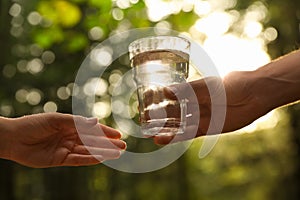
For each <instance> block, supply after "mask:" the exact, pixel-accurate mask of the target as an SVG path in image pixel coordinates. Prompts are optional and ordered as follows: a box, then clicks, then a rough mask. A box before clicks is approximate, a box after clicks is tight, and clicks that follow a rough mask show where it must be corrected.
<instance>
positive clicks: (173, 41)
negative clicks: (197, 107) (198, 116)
mask: <svg viewBox="0 0 300 200" xmlns="http://www.w3.org/2000/svg"><path fill="white" fill-rule="evenodd" d="M189 52H190V42H189V41H188V40H187V39H185V38H182V37H177V36H153V37H146V38H141V39H138V40H135V41H134V42H132V43H131V44H130V45H129V57H130V61H131V66H132V67H133V73H134V77H133V78H134V81H135V83H136V85H137V94H138V101H139V112H140V113H139V114H140V123H141V129H142V132H143V134H144V135H145V136H154V135H176V134H182V133H184V130H185V128H186V114H187V113H186V112H187V108H186V107H187V105H186V100H185V99H179V98H177V99H176V100H174V99H169V98H167V97H166V96H165V95H164V92H163V90H164V89H163V88H164V87H166V86H170V85H173V84H179V83H183V82H186V79H187V77H188V73H189Z"/></svg>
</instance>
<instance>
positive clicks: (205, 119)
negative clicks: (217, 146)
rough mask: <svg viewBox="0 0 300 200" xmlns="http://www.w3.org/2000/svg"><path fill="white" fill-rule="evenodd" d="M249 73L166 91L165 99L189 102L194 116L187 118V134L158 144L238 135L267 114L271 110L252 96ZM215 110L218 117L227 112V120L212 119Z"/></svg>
mask: <svg viewBox="0 0 300 200" xmlns="http://www.w3.org/2000/svg"><path fill="white" fill-rule="evenodd" d="M249 73H251V72H232V73H230V74H228V75H227V76H226V77H225V78H224V79H222V78H219V77H207V78H204V79H200V80H196V81H193V82H189V83H182V84H178V85H173V86H170V87H167V88H164V91H163V92H164V95H165V96H166V97H168V98H170V99H176V98H177V99H178V97H179V98H186V99H187V100H188V101H187V108H188V113H190V114H192V115H191V117H189V118H187V128H186V131H185V133H183V134H180V135H176V136H166V135H162V136H155V137H154V142H155V143H156V144H168V143H170V142H177V141H182V140H188V139H192V138H194V137H198V136H203V135H211V134H218V133H225V132H230V131H235V130H238V129H240V128H242V127H244V126H246V125H248V124H250V123H251V122H253V121H254V120H255V119H257V118H259V117H260V116H262V115H264V114H266V113H267V112H268V111H269V110H270V109H269V108H268V107H267V106H266V105H264V103H263V102H262V101H261V100H260V99H259V98H257V96H256V95H255V94H253V93H251V91H252V90H251V87H252V83H250V82H249V81H248V80H251V79H248V78H246V77H247V76H250V74H249ZM190 88H192V89H190ZM191 90H192V91H193V92H191ZM192 93H193V94H192ZM212 98H213V99H214V101H212ZM212 106H214V109H216V110H215V112H216V113H218V111H220V112H225V113H224V117H223V118H222V117H221V118H220V119H216V118H214V119H212ZM157 113H159V112H157ZM156 117H157V116H156ZM216 117H218V115H217V116H216ZM209 126H210V127H209Z"/></svg>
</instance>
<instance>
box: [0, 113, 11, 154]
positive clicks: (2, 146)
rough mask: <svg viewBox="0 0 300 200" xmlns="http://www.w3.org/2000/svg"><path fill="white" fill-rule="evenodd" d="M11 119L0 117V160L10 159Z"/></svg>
mask: <svg viewBox="0 0 300 200" xmlns="http://www.w3.org/2000/svg"><path fill="white" fill-rule="evenodd" d="M11 123H12V119H9V118H4V117H0V158H4V159H10V149H11V148H10V147H11V141H12V137H13V133H12V128H13V127H12V124H11Z"/></svg>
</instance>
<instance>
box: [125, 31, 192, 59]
mask: <svg viewBox="0 0 300 200" xmlns="http://www.w3.org/2000/svg"><path fill="white" fill-rule="evenodd" d="M190 46H191V42H190V41H189V40H188V39H186V38H184V37H182V36H172V35H158V36H148V37H143V38H139V39H136V40H134V41H133V42H131V43H130V44H129V46H128V50H129V58H130V59H132V58H133V57H134V56H136V55H138V54H140V53H144V52H149V51H155V50H177V51H182V52H184V53H187V54H190Z"/></svg>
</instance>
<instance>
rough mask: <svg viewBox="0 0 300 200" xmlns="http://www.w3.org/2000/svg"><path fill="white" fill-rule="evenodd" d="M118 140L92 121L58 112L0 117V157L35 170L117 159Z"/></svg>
mask: <svg viewBox="0 0 300 200" xmlns="http://www.w3.org/2000/svg"><path fill="white" fill-rule="evenodd" d="M120 137H121V134H120V133H119V132H118V131H117V130H114V129H112V128H110V127H107V126H104V125H102V124H99V123H98V121H97V119H96V118H92V119H87V118H85V117H81V116H73V115H69V114H61V113H44V114H35V115H28V116H24V117H20V118H14V119H9V118H0V158H4V159H9V160H12V161H15V162H18V163H20V164H23V165H26V166H29V167H39V168H40V167H53V166H79V165H93V164H98V163H100V162H102V161H104V160H109V159H116V158H118V157H119V156H120V152H121V151H122V150H123V149H125V148H126V143H125V142H123V141H122V140H120Z"/></svg>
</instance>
